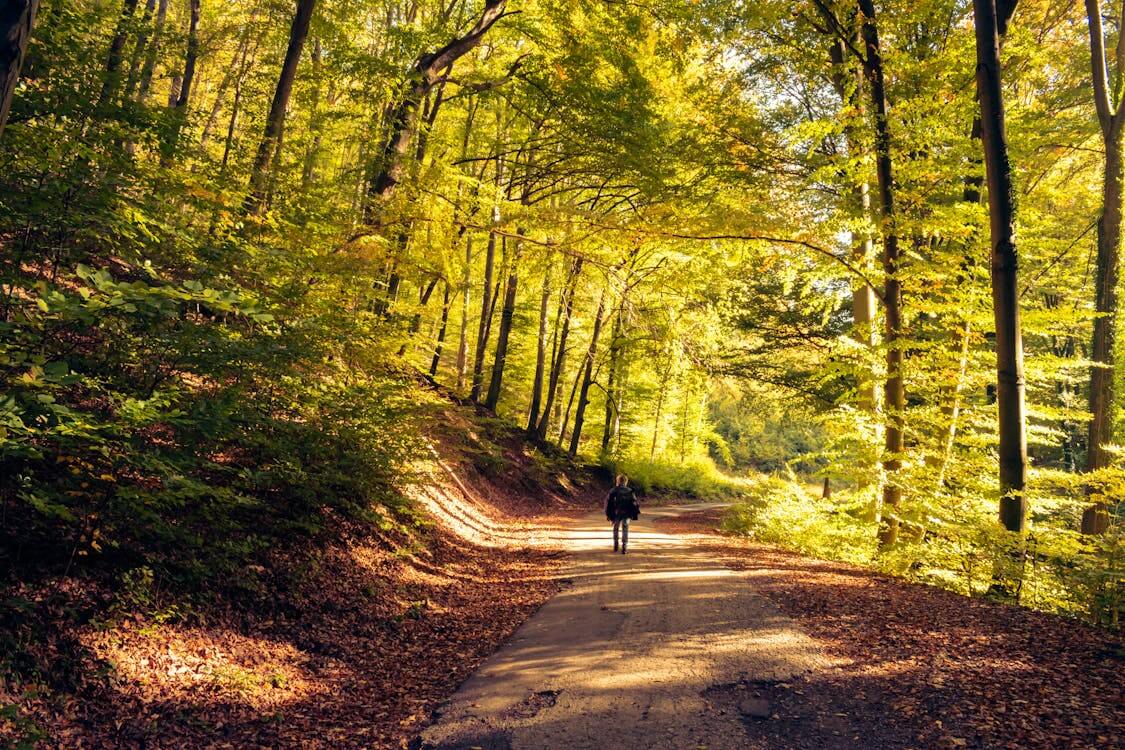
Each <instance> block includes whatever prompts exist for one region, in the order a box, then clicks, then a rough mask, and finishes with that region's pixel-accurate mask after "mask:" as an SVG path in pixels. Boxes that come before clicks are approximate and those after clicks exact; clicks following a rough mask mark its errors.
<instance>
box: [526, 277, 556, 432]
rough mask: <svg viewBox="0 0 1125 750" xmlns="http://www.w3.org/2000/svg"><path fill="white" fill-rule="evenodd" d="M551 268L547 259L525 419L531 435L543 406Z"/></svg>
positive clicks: (540, 297)
mask: <svg viewBox="0 0 1125 750" xmlns="http://www.w3.org/2000/svg"><path fill="white" fill-rule="evenodd" d="M553 268H554V262H553V259H552V258H548V259H547V267H546V268H545V269H544V271H543V291H542V293H541V294H540V296H539V336H538V338H537V339H536V347H535V376H534V377H533V378H532V381H531V406H530V407H529V410H528V417H527V432H528V434H532V435H533V434H535V425H536V424H537V423H538V422H539V409H540V407H541V406H542V405H543V378H544V375H545V374H546V372H545V371H546V369H547V330H548V328H549V325H548V324H549V320H548V317H549V316H548V310H549V308H550V305H551V270H552V269H553Z"/></svg>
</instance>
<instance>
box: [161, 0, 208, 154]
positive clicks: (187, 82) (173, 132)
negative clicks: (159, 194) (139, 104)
mask: <svg viewBox="0 0 1125 750" xmlns="http://www.w3.org/2000/svg"><path fill="white" fill-rule="evenodd" d="M199 3H200V0H191V17H190V20H189V22H188V35H187V53H186V54H185V55H184V72H183V76H182V77H181V79H180V80H181V83H180V93H179V96H178V97H177V98H176V101H175V103H173V104H172V112H171V121H172V122H171V126H170V128H169V134H168V138H167V140H166V141H165V142H164V145H163V149H162V153H161V159H160V161H161V164H162V166H165V167H167V166H170V165H171V163H172V160H173V159H174V158H175V156H176V148H177V147H178V146H179V142H180V131H181V130H182V129H183V127H184V122H185V121H186V120H187V113H188V105H189V104H190V102H191V87H192V83H193V82H194V81H195V63H196V60H197V59H198V58H199Z"/></svg>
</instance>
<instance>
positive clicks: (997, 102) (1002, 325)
mask: <svg viewBox="0 0 1125 750" xmlns="http://www.w3.org/2000/svg"><path fill="white" fill-rule="evenodd" d="M1005 5H1008V4H1007V3H1003V0H1001V4H1000V7H999V8H998V3H997V2H996V0H974V2H973V6H974V10H975V16H976V41H977V74H976V78H977V98H978V100H979V101H980V114H981V118H980V119H981V143H982V145H983V147H984V166H985V177H986V179H987V181H988V213H989V230H990V235H991V253H990V258H991V263H992V307H993V313H994V317H995V322H996V401H997V407H998V411H999V433H1000V492H1001V498H1000V522H1001V523H1002V524H1003V525H1004V528H1006V529H1008V530H1009V531H1015V532H1021V533H1022V532H1023V531H1024V530H1025V527H1026V523H1027V499H1026V497H1025V496H1024V492H1023V491H1024V486H1025V484H1026V481H1027V432H1026V425H1027V417H1026V407H1025V404H1024V374H1023V340H1022V336H1021V331H1020V310H1019V285H1018V278H1017V270H1018V262H1017V261H1018V256H1017V253H1016V244H1015V218H1016V200H1015V189H1014V187H1013V185H1012V167H1011V163H1010V162H1009V159H1008V136H1007V132H1006V128H1005V122H1004V98H1003V91H1002V89H1001V83H1000V72H1001V67H1000V38H1001V35H1002V34H1003V33H1004V31H1005V30H1006V26H1007V19H1008V18H1010V17H1011V11H1010V10H1007V11H1006V12H1005V10H1004V7H1003V6H1005ZM1009 7H1010V6H1009ZM998 10H999V12H998Z"/></svg>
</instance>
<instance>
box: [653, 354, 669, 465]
mask: <svg viewBox="0 0 1125 750" xmlns="http://www.w3.org/2000/svg"><path fill="white" fill-rule="evenodd" d="M669 372H670V368H668V367H665V368H664V372H663V374H661V376H660V388H659V390H658V391H657V393H656V416H655V417H654V418H653V420H652V446H651V447H650V448H649V450H648V458H649V460H650V461H652V460H655V459H656V445H657V441H658V440H659V439H660V420H661V419H662V418H663V416H664V397H665V395H666V394H667V393H668V373H669Z"/></svg>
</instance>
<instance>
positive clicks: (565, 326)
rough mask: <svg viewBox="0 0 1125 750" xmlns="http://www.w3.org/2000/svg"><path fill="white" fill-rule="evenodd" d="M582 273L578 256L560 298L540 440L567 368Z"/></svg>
mask: <svg viewBox="0 0 1125 750" xmlns="http://www.w3.org/2000/svg"><path fill="white" fill-rule="evenodd" d="M581 274H582V259H581V258H576V259H575V260H574V262H573V263H572V264H571V266H570V274H569V276H568V278H567V281H566V287H565V288H564V289H563V293H562V297H561V298H560V300H559V318H560V320H559V321H558V322H557V323H556V327H557V330H558V338H557V339H556V340H555V348H554V356H553V357H552V358H551V376H550V378H548V380H547V398H546V400H545V401H544V403H543V413H542V414H541V415H540V416H539V425H538V427H537V428H536V431H535V433H536V437H538V438H539V440H542V441H545V440H546V439H547V428H548V427H549V426H550V423H551V410H552V407H554V406H555V405H556V401H555V398H556V396H557V393H558V388H559V380H560V379H561V378H562V375H563V371H564V370H565V369H566V343H567V338H568V337H569V335H570V321H571V317H572V316H573V314H574V293H575V291H576V290H577V287H578V279H579V277H580V276H581Z"/></svg>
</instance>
